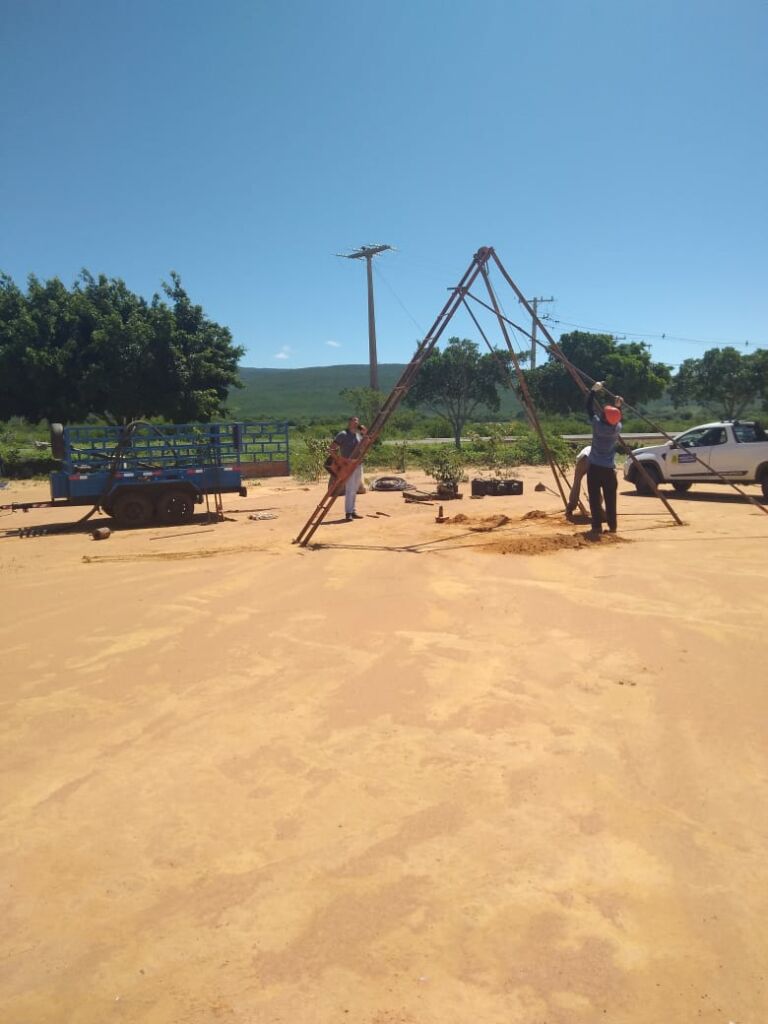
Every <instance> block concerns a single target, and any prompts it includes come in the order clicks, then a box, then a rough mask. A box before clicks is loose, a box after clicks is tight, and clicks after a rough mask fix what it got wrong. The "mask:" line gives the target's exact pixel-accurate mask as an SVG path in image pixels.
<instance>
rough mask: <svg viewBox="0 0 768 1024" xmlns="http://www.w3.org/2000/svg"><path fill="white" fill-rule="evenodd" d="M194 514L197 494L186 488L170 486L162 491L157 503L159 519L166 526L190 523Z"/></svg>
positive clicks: (156, 513)
mask: <svg viewBox="0 0 768 1024" xmlns="http://www.w3.org/2000/svg"><path fill="white" fill-rule="evenodd" d="M194 514H195V495H194V493H193V492H192V491H191V490H187V489H186V488H181V487H169V488H168V490H167V491H162V492H161V494H160V497H159V498H158V499H157V504H156V505H155V515H156V516H157V520H158V522H160V523H163V525H165V526H173V525H177V524H179V523H188V522H190V521H191V519H192V516H193V515H194Z"/></svg>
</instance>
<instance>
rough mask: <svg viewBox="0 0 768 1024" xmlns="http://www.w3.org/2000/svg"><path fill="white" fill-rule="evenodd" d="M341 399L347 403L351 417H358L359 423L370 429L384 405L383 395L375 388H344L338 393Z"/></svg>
mask: <svg viewBox="0 0 768 1024" xmlns="http://www.w3.org/2000/svg"><path fill="white" fill-rule="evenodd" d="M339 395H340V397H341V398H343V399H344V401H345V402H348V403H349V410H350V415H351V416H359V417H360V422H361V423H362V424H363V425H364V426H366V427H370V425H371V423H372V422H373V421H374V420H375V419H376V417H377V416H378V414H379V410H380V409H381V407H382V405H383V404H384V397H385V396H384V395H383V394H382V392H381V391H376V390H375V388H344V389H343V390H342V391H340V392H339Z"/></svg>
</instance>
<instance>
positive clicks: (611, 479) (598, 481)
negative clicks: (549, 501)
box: [587, 381, 624, 539]
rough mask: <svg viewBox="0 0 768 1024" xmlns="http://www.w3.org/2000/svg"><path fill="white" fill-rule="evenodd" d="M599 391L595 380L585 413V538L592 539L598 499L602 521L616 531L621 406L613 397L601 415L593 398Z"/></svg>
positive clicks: (598, 516)
mask: <svg viewBox="0 0 768 1024" xmlns="http://www.w3.org/2000/svg"><path fill="white" fill-rule="evenodd" d="M602 390H603V383H602V382H601V381H596V382H595V383H594V384H593V385H592V389H591V390H590V392H589V394H588V395H587V414H588V415H589V418H590V420H591V421H592V445H591V448H590V451H589V468H588V469H587V491H588V492H589V512H590V515H591V517H592V529H591V530H590V531H589V533H588V534H587V536H588V537H590V538H593V539H596V538H598V537H599V536H600V534H601V532H602V528H601V518H602V516H601V508H600V496H601V494H602V497H603V501H604V502H605V520H606V523H607V524H608V529H609V531H610V532H611V533H615V532H616V489H617V483H616V443H617V441H618V440H619V434H620V433H621V407H622V405H623V404H624V399H623V398H620V397H619V396H618V395H617V396H616V405H606V406H605V407H604V408H603V410H602V412H601V411H600V410H599V409H596V408H595V396H596V395H597V392H598V391H602Z"/></svg>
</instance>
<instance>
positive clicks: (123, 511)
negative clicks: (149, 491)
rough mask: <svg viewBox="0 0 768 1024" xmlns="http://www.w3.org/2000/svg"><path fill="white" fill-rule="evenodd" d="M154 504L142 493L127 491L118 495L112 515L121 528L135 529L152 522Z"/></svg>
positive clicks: (113, 505)
mask: <svg viewBox="0 0 768 1024" xmlns="http://www.w3.org/2000/svg"><path fill="white" fill-rule="evenodd" d="M154 511H155V510H154V508H153V506H152V502H151V501H150V500H149V498H148V497H147V495H146V494H144V493H143V492H142V491H125V492H124V493H123V494H118V496H117V497H116V498H115V500H114V502H113V504H112V515H113V516H114V517H115V519H116V520H117V521H118V523H119V524H120V526H126V527H129V528H131V529H135V528H136V527H138V526H146V525H147V524H148V523H151V522H152V516H153V514H154Z"/></svg>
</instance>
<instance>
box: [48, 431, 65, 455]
mask: <svg viewBox="0 0 768 1024" xmlns="http://www.w3.org/2000/svg"><path fill="white" fill-rule="evenodd" d="M64 454H65V450H64V427H63V426H62V424H61V423H52V424H51V455H52V456H53V458H54V459H56V460H57V461H59V462H60V461H61V460H62V459H63V458H64Z"/></svg>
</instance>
